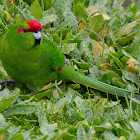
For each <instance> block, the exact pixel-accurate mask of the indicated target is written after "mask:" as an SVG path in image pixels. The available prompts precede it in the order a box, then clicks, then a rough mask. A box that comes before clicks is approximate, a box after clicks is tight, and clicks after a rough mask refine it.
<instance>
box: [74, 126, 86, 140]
mask: <svg viewBox="0 0 140 140" xmlns="http://www.w3.org/2000/svg"><path fill="white" fill-rule="evenodd" d="M76 139H77V140H85V139H86V132H85V129H84V127H83V126H82V125H80V126H79V127H78V129H77V132H76Z"/></svg>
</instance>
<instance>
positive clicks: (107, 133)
mask: <svg viewBox="0 0 140 140" xmlns="http://www.w3.org/2000/svg"><path fill="white" fill-rule="evenodd" d="M103 135H104V137H105V139H107V140H118V137H116V136H115V135H114V134H113V133H112V131H109V130H106V131H105V132H104V134H103Z"/></svg>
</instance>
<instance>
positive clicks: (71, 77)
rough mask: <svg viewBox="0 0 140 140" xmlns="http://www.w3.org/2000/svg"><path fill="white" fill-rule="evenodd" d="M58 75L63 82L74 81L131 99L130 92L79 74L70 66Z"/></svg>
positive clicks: (137, 96)
mask: <svg viewBox="0 0 140 140" xmlns="http://www.w3.org/2000/svg"><path fill="white" fill-rule="evenodd" d="M58 75H59V77H60V78H61V79H62V80H65V81H73V82H76V83H79V84H82V85H85V86H88V87H91V88H94V89H97V90H100V91H103V92H107V93H111V94H117V95H119V96H124V95H125V94H126V95H127V96H130V97H131V92H130V91H128V90H125V89H122V88H118V87H115V86H111V85H108V84H105V83H103V82H100V81H96V80H94V79H91V78H89V77H87V76H85V75H83V74H81V73H79V72H76V71H75V70H73V69H72V68H70V66H68V65H65V66H63V67H62V70H61V72H59V73H58ZM135 98H137V99H140V95H139V94H135Z"/></svg>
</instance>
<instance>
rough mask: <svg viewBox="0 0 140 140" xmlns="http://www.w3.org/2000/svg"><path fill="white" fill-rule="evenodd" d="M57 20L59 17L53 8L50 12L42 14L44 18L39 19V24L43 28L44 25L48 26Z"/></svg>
mask: <svg viewBox="0 0 140 140" xmlns="http://www.w3.org/2000/svg"><path fill="white" fill-rule="evenodd" d="M56 18H57V15H56V13H55V10H54V8H52V9H49V10H47V11H44V12H43V13H42V18H40V19H39V22H40V23H41V25H42V26H43V25H46V24H48V23H50V22H53V21H55V20H56Z"/></svg>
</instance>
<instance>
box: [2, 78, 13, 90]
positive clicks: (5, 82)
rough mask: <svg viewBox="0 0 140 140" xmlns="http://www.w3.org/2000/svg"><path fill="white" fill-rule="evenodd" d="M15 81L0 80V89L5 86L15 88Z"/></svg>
mask: <svg viewBox="0 0 140 140" xmlns="http://www.w3.org/2000/svg"><path fill="white" fill-rule="evenodd" d="M15 84H16V83H15V82H14V81H12V80H9V81H8V80H7V81H3V82H0V85H1V90H3V89H4V88H5V87H6V86H7V87H10V88H11V89H14V88H15Z"/></svg>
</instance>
